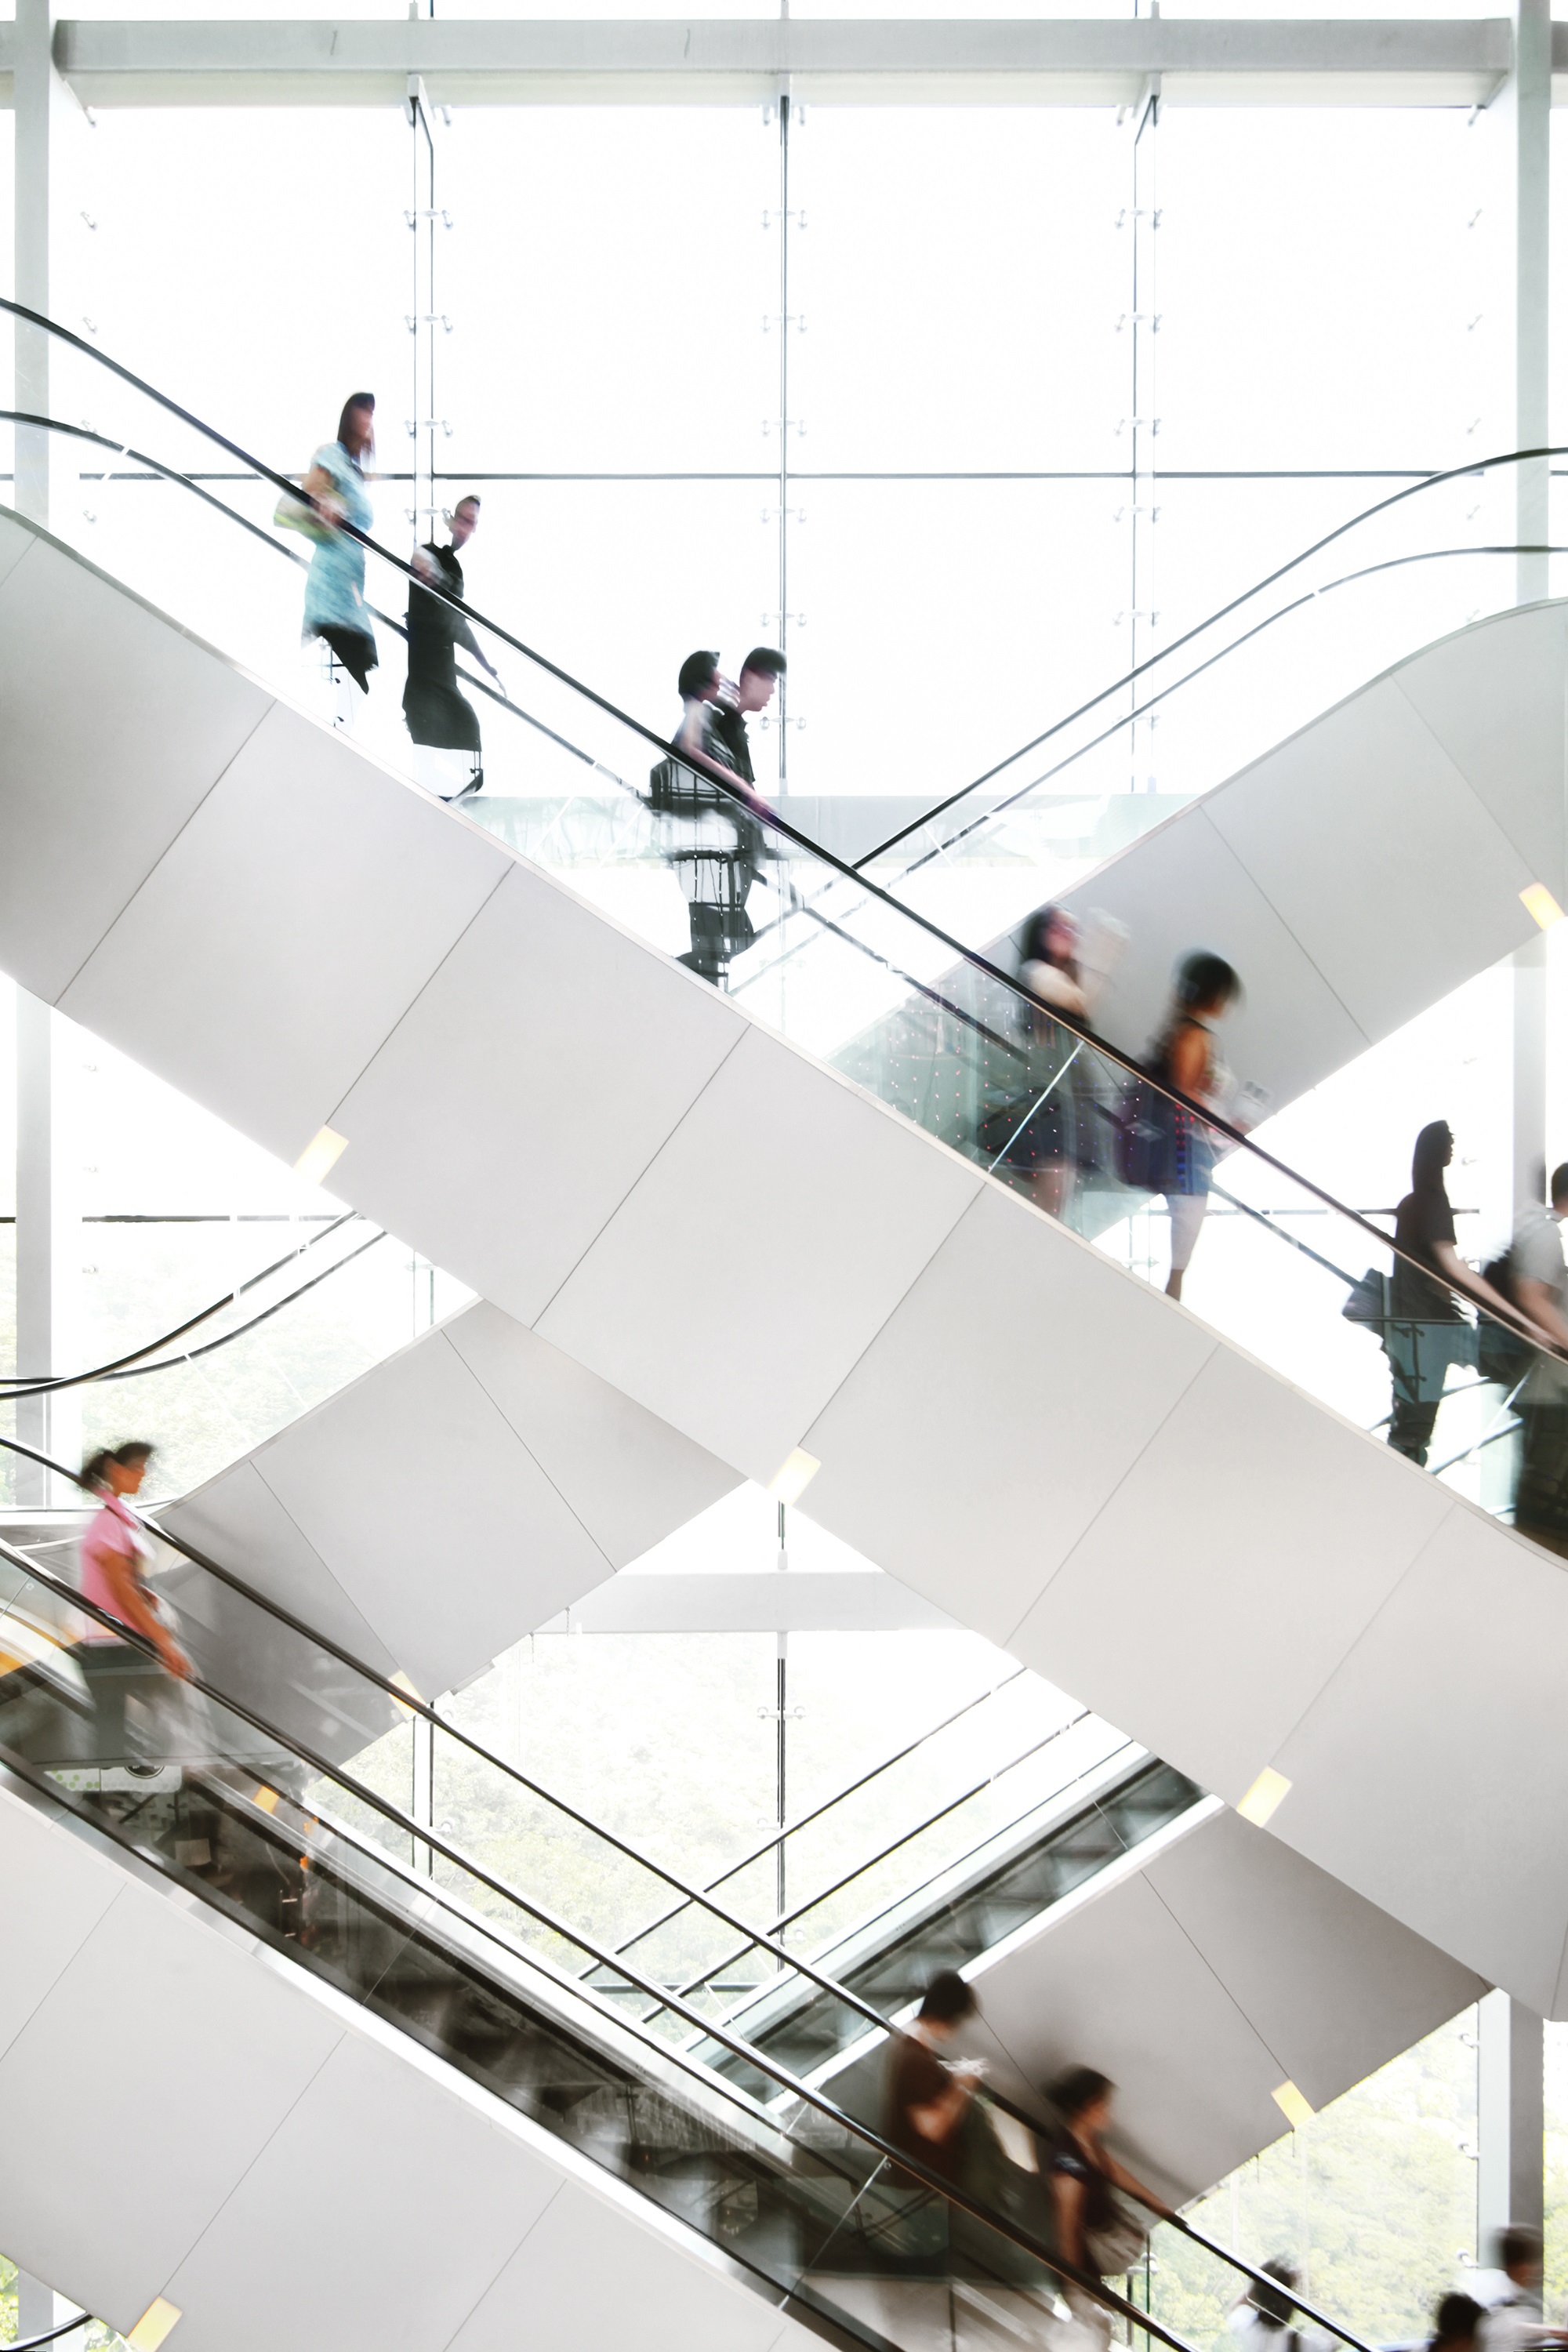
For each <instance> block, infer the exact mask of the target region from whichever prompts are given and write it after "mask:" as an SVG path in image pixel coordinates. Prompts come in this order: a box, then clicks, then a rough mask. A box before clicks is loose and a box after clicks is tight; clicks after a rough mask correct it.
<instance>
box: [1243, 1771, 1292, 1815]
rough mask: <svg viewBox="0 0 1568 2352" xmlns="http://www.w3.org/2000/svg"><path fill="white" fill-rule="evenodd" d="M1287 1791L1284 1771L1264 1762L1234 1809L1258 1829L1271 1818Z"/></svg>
mask: <svg viewBox="0 0 1568 2352" xmlns="http://www.w3.org/2000/svg"><path fill="white" fill-rule="evenodd" d="M1289 1793H1290V1783H1289V1780H1287V1779H1286V1778H1285V1775H1284V1773H1283V1772H1276V1770H1275V1769H1274V1767H1273V1766H1272V1764H1266V1765H1265V1766H1264V1768H1263V1769H1262V1771H1261V1772H1259V1774H1258V1778H1257V1780H1254V1782H1253V1784H1252V1786H1251V1788H1250V1789H1248V1790H1247V1794H1246V1796H1245V1797H1243V1799H1242V1801H1241V1802H1240V1804H1239V1805H1237V1809H1236V1810H1237V1812H1238V1813H1239V1814H1240V1815H1241V1818H1242V1820H1243V1821H1244V1822H1251V1823H1252V1825H1253V1827H1254V1829H1259V1830H1260V1829H1263V1828H1265V1827H1266V1826H1267V1824H1268V1822H1270V1821H1271V1820H1272V1819H1273V1817H1274V1815H1275V1813H1276V1812H1277V1811H1278V1810H1279V1804H1280V1801H1281V1800H1282V1799H1283V1798H1286V1797H1288V1796H1289Z"/></svg>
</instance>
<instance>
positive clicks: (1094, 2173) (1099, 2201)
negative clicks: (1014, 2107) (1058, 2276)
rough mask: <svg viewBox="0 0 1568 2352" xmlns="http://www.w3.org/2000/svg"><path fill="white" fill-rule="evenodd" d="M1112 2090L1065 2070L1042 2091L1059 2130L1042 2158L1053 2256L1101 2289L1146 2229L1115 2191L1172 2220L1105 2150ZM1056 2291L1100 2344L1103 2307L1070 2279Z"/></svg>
mask: <svg viewBox="0 0 1568 2352" xmlns="http://www.w3.org/2000/svg"><path fill="white" fill-rule="evenodd" d="M1115 2092H1116V2085H1115V2084H1113V2083H1112V2082H1111V2081H1110V2078H1109V2077H1108V2076H1107V2075H1104V2074H1100V2073H1099V2072H1098V2071H1097V2069H1096V2068H1094V2067H1093V2066H1069V2067H1068V2070H1067V2072H1066V2074H1061V2075H1058V2078H1057V2080H1056V2082H1055V2083H1053V2084H1052V2085H1051V2087H1050V2089H1049V2091H1048V2092H1047V2098H1048V2099H1049V2101H1050V2104H1051V2105H1052V2106H1053V2107H1054V2108H1055V2110H1056V2113H1057V2117H1058V2125H1059V2130H1058V2136H1057V2138H1056V2140H1055V2141H1054V2143H1053V2144H1052V2146H1051V2147H1050V2150H1049V2152H1048V2154H1047V2158H1046V2179H1047V2186H1048V2187H1049V2189H1050V2194H1051V2206H1052V2213H1053V2219H1054V2221H1055V2225H1056V2245H1057V2252H1058V2254H1060V2256H1061V2258H1062V2260H1063V2261H1064V2262H1066V2263H1071V2264H1072V2265H1073V2267H1074V2268H1075V2269H1076V2270H1079V2271H1083V2272H1087V2273H1089V2275H1090V2276H1091V2277H1093V2278H1097V2279H1099V2280H1100V2283H1101V2284H1103V2283H1104V2281H1105V2279H1106V2278H1107V2277H1120V2276H1121V2274H1122V2273H1124V2272H1126V2271H1128V2270H1131V2267H1132V2265H1133V2263H1136V2262H1138V2261H1141V2260H1142V2252H1143V2248H1144V2245H1145V2243H1146V2242H1147V2239H1148V2235H1149V2230H1148V2224H1147V2223H1146V2222H1143V2221H1139V2220H1137V2219H1135V2218H1134V2217H1133V2216H1132V2215H1131V2213H1129V2211H1128V2210H1127V2209H1126V2207H1125V2206H1124V2205H1123V2204H1122V2203H1121V2199H1120V2197H1119V2196H1118V2194H1117V2192H1118V2190H1121V2191H1124V2192H1125V2193H1126V2194H1127V2195H1128V2196H1130V2197H1135V2198H1136V2199H1137V2200H1139V2202H1140V2204H1142V2205H1143V2206H1145V2207H1148V2208H1152V2210H1153V2211H1154V2212H1155V2213H1157V2214H1159V2215H1161V2216H1162V2217H1163V2219H1164V2220H1166V2221H1169V2220H1171V2219H1172V2218H1173V2216H1172V2213H1171V2210H1170V2208H1169V2206H1168V2205H1166V2204H1165V2203H1164V2202H1163V2200H1162V2199H1161V2198H1158V2197H1156V2196H1155V2194H1154V2192H1153V2190H1152V2189H1145V2188H1144V2186H1143V2184H1142V2181H1141V2180H1139V2179H1137V2178H1136V2177H1135V2175H1134V2174H1132V2173H1131V2172H1129V2171H1128V2169H1127V2168H1126V2166H1125V2165H1122V2164H1119V2163H1118V2162H1117V2160H1116V2158H1114V2157H1113V2156H1111V2155H1110V2153H1109V2152H1108V2151H1107V2149H1106V2147H1105V2145H1104V2135H1105V2133H1106V2132H1107V2131H1108V2130H1109V2128H1110V2110H1111V2102H1112V2100H1113V2098H1114V2096H1115ZM1062 2292H1063V2294H1064V2295H1065V2297H1066V2300H1067V2304H1068V2309H1069V2310H1070V2312H1071V2313H1072V2315H1073V2317H1074V2319H1075V2320H1077V2322H1078V2323H1079V2326H1080V2327H1081V2328H1082V2329H1084V2330H1085V2331H1086V2332H1087V2333H1088V2334H1089V2336H1091V2337H1092V2338H1093V2340H1094V2341H1095V2342H1096V2343H1097V2344H1100V2345H1101V2346H1105V2345H1108V2344H1109V2343H1110V2312H1109V2311H1108V2310H1107V2309H1106V2307H1105V2305H1104V2304H1102V2303H1100V2302H1098V2301H1097V2300H1096V2299H1095V2297H1094V2296H1093V2295H1092V2294H1089V2292H1088V2291H1087V2290H1086V2289H1085V2288H1083V2287H1080V2286H1078V2285H1076V2284H1073V2282H1072V2281H1070V2280H1068V2281H1066V2282H1064V2284H1063V2289H1062Z"/></svg>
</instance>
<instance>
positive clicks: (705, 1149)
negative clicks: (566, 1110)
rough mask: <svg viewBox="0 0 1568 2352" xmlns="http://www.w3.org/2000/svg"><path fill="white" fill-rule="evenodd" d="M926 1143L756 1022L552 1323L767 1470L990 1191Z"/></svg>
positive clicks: (555, 1303)
mask: <svg viewBox="0 0 1568 2352" xmlns="http://www.w3.org/2000/svg"><path fill="white" fill-rule="evenodd" d="M909 1145H910V1129H909V1127H908V1126H907V1125H906V1123H905V1122H904V1121H903V1120H902V1119H900V1118H898V1117H897V1115H896V1114H895V1113H893V1112H891V1111H889V1110H888V1109H886V1108H884V1107H883V1106H882V1105H881V1104H880V1103H877V1102H872V1101H870V1100H868V1097H866V1096H865V1095H863V1094H862V1093H861V1092H860V1090H859V1088H858V1087H853V1086H850V1085H849V1084H848V1083H847V1081H846V1080H844V1079H842V1078H840V1077H837V1076H835V1075H834V1074H833V1073H832V1072H830V1071H826V1070H823V1069H821V1068H819V1067H818V1066H816V1064H815V1063H812V1062H808V1061H806V1060H805V1058H804V1056H802V1055H799V1054H796V1053H795V1052H794V1051H793V1049H792V1048H791V1047H790V1046H788V1045H784V1043H783V1042H782V1041H781V1040H780V1039H778V1038H775V1037H773V1036H772V1035H770V1034H769V1033H768V1032H767V1031H765V1030H763V1029H760V1028H754V1027H753V1028H748V1030H747V1032H746V1034H745V1036H744V1037H743V1039H742V1043H741V1044H740V1045H739V1046H738V1047H737V1048H736V1050H735V1052H734V1053H733V1054H732V1055H731V1056H730V1058H729V1060H728V1061H727V1062H726V1063H725V1065H724V1066H723V1068H722V1069H721V1071H719V1072H718V1074H717V1075H716V1076H715V1077H714V1078H713V1080H712V1082H711V1083H710V1085H709V1086H708V1087H705V1088H704V1090H703V1092H702V1094H701V1096H700V1097H699V1099H698V1100H697V1101H696V1102H695V1103H694V1104H693V1105H692V1108H691V1109H690V1111H689V1113H688V1115H687V1117H686V1118H684V1119H683V1120H682V1122H681V1124H680V1126H679V1129H677V1130H676V1132H675V1133H674V1134H673V1135H672V1136H671V1137H670V1139H669V1140H668V1143H667V1144H666V1145H665V1148H664V1150H662V1151H661V1152H660V1153H659V1155H658V1159H657V1160H655V1162H654V1164H653V1165H652V1167H651V1168H650V1169H649V1170H648V1171H647V1173H646V1175H644V1176H643V1178H642V1179H641V1181H639V1182H638V1183H637V1185H636V1186H635V1187H634V1188H633V1190H632V1191H631V1192H630V1193H629V1194H628V1196H627V1197H626V1200H625V1201H624V1202H622V1203H621V1206H620V1208H619V1209H618V1210H617V1212H616V1215H615V1216H614V1217H613V1218H612V1219H611V1220H610V1222H609V1223H608V1225H607V1226H606V1227H605V1231H604V1233H603V1234H600V1236H599V1238H598V1240H597V1241H596V1242H595V1244H594V1246H593V1247H592V1248H591V1249H590V1250H589V1251H588V1253H587V1255H585V1257H584V1259H583V1260H582V1262H581V1263H580V1264H579V1265H577V1266H576V1267H575V1268H574V1271H573V1273H572V1274H571V1276H569V1277H568V1279H567V1281H566V1282H565V1284H564V1285H563V1287H562V1289H561V1290H560V1292H559V1293H558V1294H557V1296H556V1297H555V1298H554V1299H553V1300H552V1302H551V1305H550V1307H548V1309H547V1310H546V1312H545V1313H544V1314H543V1315H542V1317H541V1318H540V1323H539V1328H540V1330H541V1331H542V1333H543V1335H544V1337H545V1338H546V1339H551V1340H553V1341H554V1342H555V1344H556V1345H557V1346H559V1347H563V1348H565V1349H569V1351H570V1352H571V1353H572V1354H573V1355H574V1356H577V1357H580V1358H581V1359H582V1360H583V1361H584V1363H587V1364H591V1365H592V1366H593V1368H594V1370H595V1371H597V1372H599V1373H601V1374H602V1375H603V1376H604V1378H605V1379H606V1380H608V1381H614V1382H615V1384H616V1387H617V1388H624V1389H626V1391H628V1393H629V1394H631V1395H632V1396H635V1397H637V1398H638V1399H639V1400H640V1402H642V1403H644V1404H646V1405H647V1406H649V1407H650V1408H651V1409H652V1410H653V1411H654V1412H662V1413H663V1414H665V1416H666V1417H667V1418H668V1416H669V1415H670V1413H671V1412H677V1413H678V1416H679V1421H680V1423H681V1425H682V1426H683V1427H685V1428H686V1429H688V1430H689V1431H690V1432H691V1433H693V1435H695V1436H697V1437H699V1438H700V1440H701V1442H702V1443H703V1444H705V1445H709V1446H711V1448H712V1449H713V1451H714V1452H715V1453H716V1454H721V1455H722V1456H723V1458H724V1459H725V1460H726V1461H729V1462H733V1463H734V1464H735V1465H737V1467H739V1468H741V1469H742V1470H744V1471H745V1472H746V1473H747V1475H749V1476H751V1477H752V1478H755V1479H757V1480H758V1481H759V1482H760V1483H761V1484H762V1485H764V1486H765V1485H766V1484H767V1483H768V1481H769V1480H770V1479H771V1478H772V1477H773V1475H774V1473H775V1472H776V1471H777V1470H778V1469H779V1468H780V1466H781V1465H783V1463H784V1459H785V1457H786V1456H787V1455H788V1454H789V1453H790V1452H791V1451H792V1449H793V1448H794V1447H795V1446H796V1445H798V1444H800V1443H801V1442H802V1440H803V1438H804V1436H805V1431H806V1430H807V1428H808V1427H809V1426H810V1424H811V1423H812V1422H813V1420H814V1419H815V1418H816V1414H817V1413H818V1412H821V1410H822V1408H823V1406H824V1405H825V1404H826V1402H827V1400H828V1398H829V1397H830V1396H831V1395H832V1394H833V1392H834V1391H835V1389H836V1388H837V1386H838V1384H839V1382H840V1381H842V1380H843V1379H844V1377H845V1375H846V1373H847V1372H848V1370H850V1368H851V1366H852V1365H853V1364H854V1362H855V1360H856V1359H857V1358H858V1356H859V1355H860V1354H861V1352H862V1350H863V1349H865V1348H866V1346H867V1344H868V1342H869V1341H870V1340H871V1339H872V1338H873V1337H874V1336H875V1334H876V1333H877V1331H878V1330H879V1328H881V1327H882V1326H883V1325H884V1324H885V1323H886V1321H887V1318H888V1317H889V1314H890V1313H891V1312H892V1310H893V1308H894V1307H896V1306H897V1305H898V1302H899V1300H900V1298H901V1297H903V1295H904V1293H905V1292H906V1291H907V1290H908V1288H909V1286H910V1283H911V1282H913V1281H914V1280H915V1278H916V1276H918V1275H919V1273H920V1270H921V1267H922V1266H923V1265H925V1264H926V1263H927V1261H928V1260H929V1259H930V1257H931V1253H932V1252H933V1250H935V1249H937V1248H938V1247H939V1246H940V1244H941V1243H942V1240H943V1239H944V1237H945V1236H946V1235H947V1234H949V1233H950V1232H951V1231H952V1226H953V1224H954V1223H956V1221H957V1220H958V1219H959V1218H960V1217H961V1216H962V1215H963V1212H964V1210H965V1209H966V1208H967V1207H968V1206H969V1204H970V1202H972V1201H973V1199H974V1198H975V1196H976V1194H977V1193H978V1192H980V1191H981V1189H982V1186H983V1179H982V1178H981V1176H980V1175H979V1173H978V1172H977V1171H975V1170H974V1169H973V1168H971V1167H970V1166H968V1165H967V1164H966V1163H965V1162H964V1161H963V1160H960V1159H959V1158H958V1157H957V1155H956V1154H954V1153H951V1152H948V1151H944V1150H941V1149H940V1148H936V1149H931V1148H927V1149H925V1150H922V1151H921V1152H920V1153H919V1154H917V1153H914V1152H911V1151H910V1149H909ZM751 1367H756V1368H758V1369H759V1370H761V1369H762V1368H763V1367H765V1368H766V1370H765V1377H764V1378H760V1379H758V1378H749V1377H747V1374H748V1370H749V1368H751Z"/></svg>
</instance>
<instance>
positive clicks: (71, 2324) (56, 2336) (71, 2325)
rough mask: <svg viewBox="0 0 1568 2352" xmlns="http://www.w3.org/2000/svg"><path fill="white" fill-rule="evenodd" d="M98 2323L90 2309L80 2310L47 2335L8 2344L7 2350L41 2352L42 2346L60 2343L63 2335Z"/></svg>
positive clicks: (71, 2333) (8, 2351)
mask: <svg viewBox="0 0 1568 2352" xmlns="http://www.w3.org/2000/svg"><path fill="white" fill-rule="evenodd" d="M98 2324H99V2323H98V2321H97V2320H96V2319H94V2317H93V2315H92V2314H91V2312H90V2311H79V2312H78V2314H77V2315H76V2317H75V2318H74V2319H65V2320H62V2321H61V2322H60V2325H59V2326H58V2327H51V2328H50V2330H49V2332H48V2334H47V2336H28V2337H27V2338H26V2341H25V2342H23V2343H20V2344H7V2345H6V2346H5V2352H41V2347H42V2346H44V2345H46V2344H58V2342H59V2340H60V2337H61V2336H74V2335H75V2334H76V2331H77V2329H78V2328H79V2327H96V2326H98Z"/></svg>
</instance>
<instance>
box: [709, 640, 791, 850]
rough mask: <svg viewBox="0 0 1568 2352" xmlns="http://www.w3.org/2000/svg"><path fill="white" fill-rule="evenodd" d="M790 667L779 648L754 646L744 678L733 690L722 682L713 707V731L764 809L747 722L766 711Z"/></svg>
mask: <svg viewBox="0 0 1568 2352" xmlns="http://www.w3.org/2000/svg"><path fill="white" fill-rule="evenodd" d="M788 667H789V664H788V663H787V662H786V661H785V659H784V656H783V654H781V653H780V652H779V651H778V649H777V648H776V646H752V650H751V652H750V653H749V654H748V655H747V656H746V658H745V660H744V661H743V662H742V664H741V675H740V677H738V678H737V679H736V681H735V683H734V685H733V686H732V687H731V686H730V685H728V684H727V682H726V681H725V680H724V679H722V678H721V679H720V681H719V692H718V694H717V696H716V697H715V698H714V701H713V705H712V713H711V718H712V730H713V733H714V734H715V735H717V736H719V737H721V739H722V741H723V744H724V748H725V750H726V751H727V752H728V753H729V758H730V763H731V766H732V767H733V769H734V771H735V773H736V775H737V776H738V777H739V778H740V780H741V782H742V784H744V785H745V787H746V790H747V793H748V795H749V797H750V798H751V799H752V802H753V803H755V804H756V806H757V807H758V808H760V809H763V810H766V808H767V803H766V802H765V801H764V800H763V798H762V795H761V794H760V793H758V792H757V790H756V782H757V779H756V772H755V771H754V769H753V768H752V746H751V741H750V739H749V738H748V736H747V733H746V719H747V718H748V716H754V715H755V714H756V713H757V712H758V711H763V710H765V709H767V707H768V705H769V703H770V702H772V700H773V692H774V689H775V688H776V687H777V685H778V682H779V680H780V678H781V677H784V673H785V671H786V670H787V669H788Z"/></svg>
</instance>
